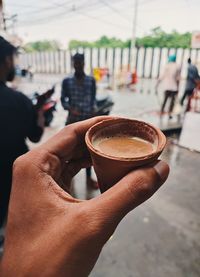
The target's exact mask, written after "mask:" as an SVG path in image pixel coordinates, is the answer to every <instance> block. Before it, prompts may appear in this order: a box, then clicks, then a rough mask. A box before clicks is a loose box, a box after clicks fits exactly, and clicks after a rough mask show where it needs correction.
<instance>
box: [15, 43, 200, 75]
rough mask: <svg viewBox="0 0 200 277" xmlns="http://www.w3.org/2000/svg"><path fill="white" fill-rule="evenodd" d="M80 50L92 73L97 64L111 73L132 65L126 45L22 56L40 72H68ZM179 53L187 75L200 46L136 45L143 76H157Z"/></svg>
mask: <svg viewBox="0 0 200 277" xmlns="http://www.w3.org/2000/svg"><path fill="white" fill-rule="evenodd" d="M76 52H79V53H84V54H85V69H86V72H87V73H91V72H92V71H93V69H94V68H97V67H103V68H108V69H109V72H110V74H111V75H113V76H114V75H115V74H117V73H119V72H120V70H128V67H129V65H130V49H129V48H125V49H121V48H98V49H97V48H86V49H83V48H79V49H73V50H66V51H65V50H60V51H55V52H33V53H25V54H22V55H21V56H20V64H21V66H22V67H25V68H26V67H28V66H29V65H31V66H32V67H33V68H34V70H35V72H37V73H52V74H59V73H62V74H63V73H66V74H69V73H70V72H72V63H71V57H72V55H73V54H75V53H76ZM171 54H176V56H177V63H178V64H179V65H180V66H181V68H182V77H183V78H184V77H186V72H187V71H186V64H187V59H188V58H189V57H191V59H192V62H193V63H195V64H197V63H198V62H199V60H200V49H182V48H178V49H175V48H143V47H141V48H136V49H135V59H134V60H135V68H136V71H137V75H138V77H140V78H157V77H158V76H159V74H160V72H161V71H162V68H163V66H164V65H165V64H166V63H167V58H168V56H169V55H171Z"/></svg>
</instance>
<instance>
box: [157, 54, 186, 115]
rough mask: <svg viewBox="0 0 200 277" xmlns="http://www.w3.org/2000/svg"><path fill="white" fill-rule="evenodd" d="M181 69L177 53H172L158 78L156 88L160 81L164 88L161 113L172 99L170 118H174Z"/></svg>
mask: <svg viewBox="0 0 200 277" xmlns="http://www.w3.org/2000/svg"><path fill="white" fill-rule="evenodd" d="M180 74H181V70H180V67H179V66H178V65H177V64H176V55H171V56H169V58H168V63H167V64H166V66H165V68H164V70H163V73H162V75H161V76H160V78H159V79H158V82H157V85H156V89H157V87H158V86H159V84H160V83H162V87H163V89H164V93H165V96H164V100H163V103H162V106H161V114H162V113H164V110H165V106H166V104H167V101H168V100H169V101H170V105H169V110H168V113H169V118H172V111H173V108H174V104H175V100H176V97H177V94H178V87H179V81H180Z"/></svg>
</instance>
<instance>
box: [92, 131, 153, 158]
mask: <svg viewBox="0 0 200 277" xmlns="http://www.w3.org/2000/svg"><path fill="white" fill-rule="evenodd" d="M93 146H94V148H95V149H96V150H98V151H100V152H101V153H104V154H106V155H108V156H112V157H116V158H137V157H143V156H146V155H149V154H151V153H152V152H153V151H154V150H155V149H154V148H155V147H154V145H153V144H152V143H150V142H149V141H147V140H144V139H141V138H138V137H131V136H113V137H104V138H100V137H99V138H96V139H94V141H93Z"/></svg>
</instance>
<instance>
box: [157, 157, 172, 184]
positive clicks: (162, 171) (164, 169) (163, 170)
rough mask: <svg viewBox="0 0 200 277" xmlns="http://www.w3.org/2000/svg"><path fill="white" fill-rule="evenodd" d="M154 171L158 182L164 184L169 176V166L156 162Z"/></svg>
mask: <svg viewBox="0 0 200 277" xmlns="http://www.w3.org/2000/svg"><path fill="white" fill-rule="evenodd" d="M154 169H155V170H156V172H157V173H158V175H159V177H160V180H161V182H162V183H164V182H165V181H166V180H167V177H168V175H169V166H168V164H166V163H165V162H163V161H158V162H157V163H156V164H155V165H154Z"/></svg>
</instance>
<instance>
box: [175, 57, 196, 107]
mask: <svg viewBox="0 0 200 277" xmlns="http://www.w3.org/2000/svg"><path fill="white" fill-rule="evenodd" d="M198 82H200V76H199V72H198V69H197V67H196V66H195V65H193V64H192V61H191V58H189V59H188V69H187V80H186V86H185V92H184V94H183V96H182V98H181V102H180V103H181V106H183V104H184V101H185V98H189V97H190V96H191V95H192V93H193V91H194V89H195V87H196V85H197V83H198Z"/></svg>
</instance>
